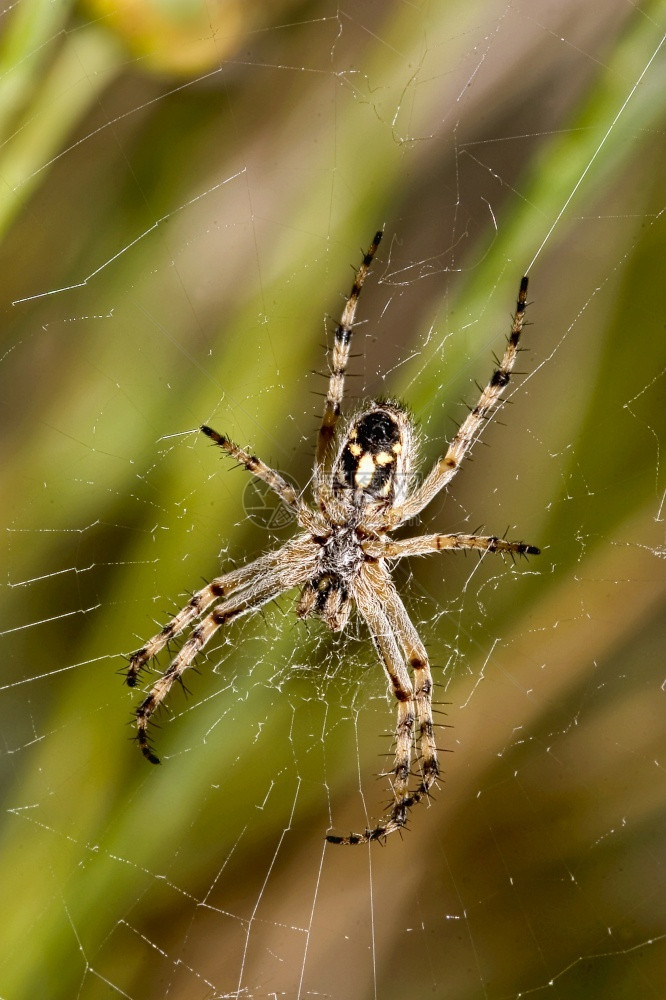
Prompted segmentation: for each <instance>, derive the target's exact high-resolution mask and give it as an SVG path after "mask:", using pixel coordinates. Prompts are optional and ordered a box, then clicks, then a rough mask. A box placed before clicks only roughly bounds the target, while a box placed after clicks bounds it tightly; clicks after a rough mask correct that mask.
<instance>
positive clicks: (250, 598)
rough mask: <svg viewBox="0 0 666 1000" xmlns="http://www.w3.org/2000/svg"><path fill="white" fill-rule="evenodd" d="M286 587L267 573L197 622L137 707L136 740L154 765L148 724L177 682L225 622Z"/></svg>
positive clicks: (157, 762)
mask: <svg viewBox="0 0 666 1000" xmlns="http://www.w3.org/2000/svg"><path fill="white" fill-rule="evenodd" d="M284 590H285V587H284V586H283V585H282V582H281V581H280V579H279V577H278V576H277V575H276V574H270V573H269V574H268V575H267V576H266V577H265V578H264V580H263V582H262V583H261V585H260V586H259V587H257V589H255V590H254V591H253V592H252V593H250V594H245V595H240V596H238V597H231V598H229V599H228V600H226V601H223V602H222V603H221V604H218V605H217V607H215V608H213V610H212V611H211V612H210V614H208V615H206V617H205V618H204V619H203V620H202V621H201V622H200V623H199V625H197V627H196V628H195V629H194V630H193V631H192V633H191V635H190V637H189V639H188V640H187V641H186V642H185V643H184V644H183V646H182V648H181V649H180V651H179V652H178V654H177V655H176V656H175V657H174V658H173V660H172V661H171V663H170V664H169V666H168V667H167V669H166V670H165V672H164V673H163V674H162V676H161V677H158V678H157V680H156V681H155V683H154V684H153V686H152V687H151V689H150V691H149V693H148V695H147V697H146V698H144V700H143V701H142V702H141V704H140V705H139V707H138V708H137V710H136V727H137V735H136V738H137V742H138V744H139V749H140V750H141V753H142V754H143V756H144V757H145V758H146V760H149V761H150V763H151V764H159V763H160V759H159V757H157V756H156V754H155V753H154V751H153V749H152V747H151V745H150V739H149V737H148V724H149V722H150V720H151V717H152V716H153V714H154V713H155V711H156V710H157V709H158V708H159V707H160V705H161V704H162V702H163V701H164V699H165V698H166V697H167V695H168V694H169V691H170V690H171V688H172V687H173V685H174V683H175V682H176V681H180V679H181V678H182V676H183V674H184V673H185V671H186V670H187V668H188V667H190V666H191V665H192V662H193V660H194V659H195V657H196V656H198V654H199V653H200V652H201V650H202V649H203V648H204V646H205V645H206V644H207V643H208V642H209V641H210V639H211V638H212V637H213V635H214V634H215V633H216V632H217V630H218V629H219V628H220V627H221V626H222V625H227V624H228V623H229V622H230V621H232V620H233V619H234V618H238V617H240V616H241V615H245V614H248V613H249V612H251V611H256V609H257V608H259V607H261V606H262V605H264V604H268V602H269V601H272V600H273V599H274V598H275V597H277V596H278V595H279V594H281V593H282V592H283V591H284Z"/></svg>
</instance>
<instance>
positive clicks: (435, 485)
mask: <svg viewBox="0 0 666 1000" xmlns="http://www.w3.org/2000/svg"><path fill="white" fill-rule="evenodd" d="M526 308H527V276H525V277H524V278H523V279H522V281H521V282H520V289H519V291H518V301H517V302H516V311H515V313H514V314H513V321H512V324H511V330H510V332H509V337H508V339H507V345H506V350H505V351H504V356H503V357H502V360H501V361H500V363H499V367H498V368H496V370H495V371H494V372H493V374H492V376H491V378H490V381H489V382H488V384H487V386H486V387H485V389H483V390H482V392H481V396H480V397H479V401H478V403H477V404H476V406H475V407H474V409H473V410H471V412H470V413H469V414H468V416H467V417H466V418H465V420H463V422H462V424H461V425H460V428H459V429H458V433H457V434H456V435H455V437H454V438H453V439H452V440H451V443H450V444H449V447H448V449H447V451H446V454H445V455H444V457H443V458H440V459H439V461H438V462H437V463H436V464H435V466H434V468H433V469H432V471H431V472H430V473H429V474H428V475H427V476H426V478H425V479H424V481H423V483H422V484H421V486H420V487H419V488H418V489H417V490H416V491H415V492H414V493H413V494H412V496H411V497H409V498H408V499H407V500H406V501H405V503H404V504H402V506H401V507H398V508H396V509H395V510H394V511H393V513H392V518H391V519H392V523H393V525H394V527H395V526H397V525H398V524H402V522H403V521H407V520H409V519H410V518H412V517H416V515H417V514H420V513H421V511H422V510H423V508H424V507H426V506H427V505H428V504H429V503H430V501H431V500H432V499H433V497H435V496H436V495H437V494H438V493H439V491H440V490H442V489H443V488H444V487H445V486H446V485H447V484H448V483H450V482H451V480H452V479H453V477H454V476H455V474H456V472H457V471H458V469H459V468H460V463H461V462H462V460H463V459H464V457H465V455H466V454H467V453H468V451H469V450H470V448H471V446H472V444H473V443H474V441H475V440H476V439H477V438H478V437H479V435H480V433H481V431H482V430H483V427H484V424H485V422H486V419H487V417H488V416H489V415H490V414H491V413H492V411H493V410H494V409H495V407H496V406H497V404H498V403H499V401H500V398H501V396H502V393H503V392H504V390H505V389H506V387H507V385H508V384H509V379H510V377H511V371H512V369H513V366H514V364H515V361H516V356H517V354H518V344H519V342H520V335H521V333H522V329H523V324H524V322H525V310H526Z"/></svg>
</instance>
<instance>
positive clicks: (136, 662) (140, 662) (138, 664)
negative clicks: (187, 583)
mask: <svg viewBox="0 0 666 1000" xmlns="http://www.w3.org/2000/svg"><path fill="white" fill-rule="evenodd" d="M278 555H279V550H278V552H272V553H269V554H268V555H266V556H261V557H260V558H259V559H255V560H254V562H250V563H248V564H247V565H246V566H240V567H239V568H238V569H233V570H231V572H230V573H225V575H224V576H218V577H216V578H215V579H214V580H211V582H210V583H208V584H206V586H205V587H202V588H201V590H198V591H197V592H196V594H193V595H192V597H191V598H190V600H189V601H188V602H187V604H186V605H185V607H184V608H183V609H182V610H181V611H179V612H178V614H177V615H175V616H174V617H173V618H172V619H171V621H170V622H168V624H166V625H165V626H164V628H163V629H162V630H161V631H160V632H158V633H157V635H155V636H153V638H152V639H150V640H149V642H147V643H146V644H145V645H144V646H142V647H141V649H137V651H136V652H135V653H132V655H131V657H130V662H129V667H128V668H127V674H126V680H127V684H128V686H129V687H136V684H137V681H138V678H139V674H140V673H141V670H142V669H143V668H144V667H145V666H146V664H147V663H148V662H149V661H150V660H152V659H153V657H155V656H157V654H158V653H160V652H161V651H162V650H163V649H164V647H165V646H166V645H167V643H168V642H170V641H171V639H174V638H175V637H176V636H178V635H180V633H181V632H182V631H183V629H185V628H187V626H188V625H189V624H190V622H192V621H194V620H195V619H196V618H199V617H200V615H202V614H203V612H204V611H205V610H206V608H207V607H209V606H210V605H211V604H212V603H213V601H215V600H218V599H220V598H223V597H229V596H230V595H231V594H233V593H234V592H235V591H237V590H239V589H240V588H242V587H246V586H248V584H250V583H251V582H252V579H253V578H254V577H255V576H257V575H258V574H261V573H263V572H266V571H268V570H270V569H271V568H273V567H274V566H275V563H276V560H277V558H278Z"/></svg>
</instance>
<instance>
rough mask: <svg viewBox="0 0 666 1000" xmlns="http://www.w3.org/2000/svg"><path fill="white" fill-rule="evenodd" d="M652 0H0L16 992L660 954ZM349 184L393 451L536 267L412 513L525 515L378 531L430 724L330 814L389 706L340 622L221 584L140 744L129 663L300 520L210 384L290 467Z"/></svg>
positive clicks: (461, 979)
mask: <svg viewBox="0 0 666 1000" xmlns="http://www.w3.org/2000/svg"><path fill="white" fill-rule="evenodd" d="M665 15H666V5H664V4H663V3H655V2H652V3H642V4H640V5H632V6H630V5H627V4H625V3H624V2H620V0H609V2H608V3H607V4H606V5H605V10H604V17H603V21H602V20H601V19H600V16H599V12H598V10H595V9H593V8H592V6H591V5H580V4H577V3H573V2H564V3H562V4H559V5H557V7H554V6H553V5H551V4H548V3H547V2H546V0H536V2H533V3H529V4H528V3H526V2H523V3H521V2H519V3H511V4H508V3H501V2H492V0H491V2H488V0H483V2H481V0H476V2H475V0H472V2H467V3H465V4H462V3H458V2H455V0H454V2H450V3H447V4H432V3H416V4H409V5H405V4H400V3H397V2H388V0H382V2H379V0H372V2H370V0H362V2H360V3H355V4H353V5H349V6H348V7H343V6H340V5H339V4H332V3H329V2H324V0H321V2H318V3H309V4H295V3H288V2H286V0H285V2H282V3H281V4H272V5H270V6H268V5H260V4H257V3H251V2H245V3H240V0H237V2H227V3H222V2H219V3H216V4H212V5H211V4H208V5H206V6H203V5H200V4H197V3H191V4H185V3H182V4H178V3H173V4H169V5H166V4H165V5H163V6H161V7H160V6H158V5H149V4H147V3H145V2H141V0H139V2H136V3H131V4H130V3H127V4H120V3H117V2H104V0H90V2H89V3H87V4H82V5H80V6H75V5H73V4H71V3H69V2H63V0H59V2H57V3H53V2H49V3H46V2H41V0H20V2H19V3H18V4H15V5H13V6H11V7H9V8H7V10H6V11H5V13H4V14H3V16H2V21H1V22H0V27H1V29H2V35H1V37H0V128H1V130H2V139H1V143H0V179H1V181H2V184H1V185H0V233H1V237H2V239H1V242H0V273H2V275H3V281H2V303H1V305H2V317H3V327H4V336H3V349H2V352H1V353H0V356H1V357H2V365H1V366H0V379H2V392H1V394H0V399H1V402H2V409H1V410H0V413H1V415H2V421H3V426H2V434H1V435H0V442H1V447H2V450H3V455H2V468H3V472H4V475H3V490H2V498H1V501H0V502H1V503H2V513H3V524H4V526H5V531H4V533H3V538H4V551H3V560H2V561H3V566H4V569H5V572H4V574H3V589H4V593H3V602H2V604H3V625H2V629H1V630H0V631H1V634H2V639H3V646H2V649H3V655H2V662H3V675H2V684H1V694H2V698H1V700H0V711H1V713H2V716H1V718H2V726H1V731H2V736H3V745H4V753H3V755H2V794H3V811H2V814H1V816H2V824H3V827H2V833H1V835H0V837H1V839H0V895H1V898H2V899H3V901H4V903H3V910H4V917H3V920H2V922H1V926H2V931H1V934H2V944H1V946H0V995H1V996H2V997H3V1000H18V998H23V997H34V996H48V997H49V998H61V997H62V998H72V997H77V998H83V1000H89V998H101V997H107V996H108V997H112V996H130V997H137V998H138V997H141V998H154V997H155V998H156V997H166V996H169V997H179V998H188V1000H189V998H209V997H216V996H248V997H272V996H276V995H278V996H286V997H306V996H328V997H335V998H350V997H353V998H357V997H358V998H361V997H363V998H365V997H382V998H385V1000H391V998H402V997H405V996H409V997H410V998H421V997H426V996H427V997H430V996H433V995H434V996H444V995H445V996H447V997H450V998H456V1000H458V998H477V997H479V998H481V997H483V998H500V997H513V996H518V995H525V994H528V995H530V996H535V997H541V996H546V995H548V996H558V997H566V998H577V997H585V998H588V997H604V998H606V997H609V998H610V997H612V998H614V1000H620V998H630V997H631V998H635V997H637V996H640V997H662V996H663V995H664V993H665V991H666V912H665V910H666V907H665V904H664V899H665V898H666V894H665V890H666V886H665V885H664V882H665V878H664V875H665V867H664V863H665V859H664V847H663V830H664V819H665V815H664V812H665V810H664V806H665V802H666V790H665V787H664V770H663V762H664V749H665V747H664V743H665V741H664V714H663V699H664V687H663V685H664V668H663V664H664V656H663V650H664V645H665V640H666V635H665V634H664V633H665V621H664V589H665V583H666V580H665V575H664V556H665V553H666V547H665V544H664V530H663V525H664V491H665V486H666V476H665V474H664V460H663V456H664V442H665V441H666V435H665V431H666V418H665V414H666V406H665V403H666V398H665V397H666V392H665V386H666V338H665V337H664V314H665V309H664V281H663V270H664V248H665V247H666V233H665V229H664V215H663V212H664V204H665V200H666V199H665V194H666V186H665V184H664V170H663V162H664V157H665V155H666V138H665V132H664V128H665V123H666V101H665V99H664V94H665V93H666V87H665V83H666V73H665V59H666V48H662V47H661V43H662V40H663V34H664V31H665V30H666V28H665V23H666V17H665ZM637 82H638V86H635V85H636V83H637ZM588 168H589V169H588ZM572 192H575V193H574V195H573V197H572V198H571V201H570V202H569V203H567V201H568V199H569V196H570V195H571V193H572ZM563 208H564V211H562V209H563ZM560 213H561V215H560ZM555 223H556V225H555V227H554V228H553V225H554V224H555ZM380 226H385V228H386V236H385V240H384V243H383V244H382V247H381V251H380V253H379V255H378V259H377V261H376V264H375V266H374V268H373V276H372V278H371V279H370V281H369V283H368V285H367V286H366V288H365V289H364V292H363V298H362V301H361V307H360V313H359V319H360V320H361V321H362V323H361V325H359V327H358V329H357V332H356V340H355V350H356V352H357V356H356V357H355V358H354V359H353V363H352V364H353V369H352V373H353V375H354V376H355V377H353V378H351V379H350V380H349V385H348V389H349V395H350V406H353V405H354V402H355V401H358V400H359V399H361V398H363V396H364V395H370V396H372V395H376V394H379V393H387V394H392V395H400V396H402V397H404V398H405V399H406V400H407V401H408V402H409V404H410V405H411V407H412V408H413V410H414V413H415V414H416V416H417V418H418V420H419V422H420V426H421V430H422V437H423V443H422V451H423V455H424V462H428V461H433V460H434V459H435V458H436V457H437V455H438V454H439V453H440V449H441V447H442V445H441V442H442V439H443V438H445V437H446V436H448V435H450V434H451V429H452V427H453V424H452V423H451V419H450V418H453V419H455V420H459V419H461V417H462V415H463V414H464V412H465V410H464V406H463V405H462V404H461V400H462V401H467V402H472V401H473V400H474V395H475V393H476V392H477V390H476V388H475V386H474V381H475V380H476V381H477V382H482V381H483V380H484V379H485V378H487V376H488V375H489V373H490V371H491V367H492V354H493V352H495V353H500V352H501V351H502V349H503V339H502V338H503V336H504V335H505V333H506V330H507V328H508V321H509V315H510V312H511V309H512V306H513V301H514V298H515V293H516V289H517V284H518V280H519V278H520V275H521V274H522V273H523V271H524V270H525V269H527V268H528V266H529V268H530V275H531V287H530V298H531V300H532V304H531V306H530V311H529V318H530V321H531V325H530V326H529V327H528V329H527V332H526V338H525V347H526V351H525V353H524V354H523V355H521V358H520V363H519V365H518V367H519V368H520V370H521V372H522V373H523V374H524V376H525V377H524V378H519V379H516V381H515V383H513V385H512V391H511V394H510V400H511V402H510V404H509V405H508V406H506V407H505V408H504V409H503V410H502V412H501V414H500V415H499V418H498V420H497V422H496V423H495V424H494V426H492V427H490V428H488V430H487V432H486V434H485V436H484V443H485V444H487V445H489V447H485V446H484V445H479V446H477V448H476V449H475V451H474V456H473V459H474V460H473V461H472V462H470V463H468V465H467V467H466V468H465V470H464V472H462V473H461V474H460V475H459V476H458V477H457V479H456V481H455V483H454V485H453V487H452V489H451V491H450V495H449V496H448V497H441V498H439V499H438V500H437V501H436V502H435V503H434V504H433V505H432V508H431V509H430V510H429V511H428V512H427V517H426V518H425V522H424V523H425V524H426V526H427V527H426V530H445V531H448V530H451V531H453V530H463V531H464V530H468V531H469V530H474V529H475V528H477V527H478V525H481V524H482V525H483V526H484V528H485V529H486V530H488V531H494V532H498V533H502V532H503V531H504V530H505V529H506V528H508V533H509V535H510V536H511V537H522V538H524V539H526V540H527V541H529V542H531V543H533V544H538V545H540V546H541V547H542V548H543V553H542V555H541V556H540V557H539V558H538V559H536V558H535V559H532V560H530V561H529V562H526V561H522V562H519V563H516V564H515V565H513V564H512V563H511V562H508V561H507V562H502V561H501V560H499V559H495V560H488V559H486V560H484V561H482V562H481V563H478V562H477V561H476V560H471V559H465V558H462V557H461V558H456V557H453V556H451V557H449V558H448V559H447V558H445V557H444V556H441V557H433V558H432V559H428V560H420V561H415V562H414V564H413V565H412V566H411V567H406V566H405V567H402V566H401V567H400V570H399V572H398V573H397V574H396V575H397V579H398V582H399V586H400V587H401V589H402V591H403V593H405V594H406V595H407V600H408V604H409V607H410V611H411V613H412V615H413V617H414V620H415V621H416V622H417V624H418V625H419V628H420V630H421V632H422V634H423V637H424V639H425V640H426V642H427V644H428V648H429V650H430V652H431V656H432V659H433V663H434V664H435V665H436V680H437V682H438V685H439V686H438V699H439V701H440V702H441V703H442V704H441V706H440V707H441V709H442V711H445V712H446V716H445V717H444V721H445V722H446V723H447V724H448V725H450V726H451V727H452V728H450V729H445V730H443V731H442V734H441V738H440V743H441V745H442V746H443V747H444V748H446V750H451V751H454V752H452V753H447V754H445V755H444V756H445V780H444V781H443V783H442V788H441V791H440V792H439V794H438V795H437V797H436V799H435V801H434V803H433V805H432V807H431V808H423V809H422V810H421V812H420V813H419V812H418V811H417V812H416V813H415V814H414V816H413V820H412V824H411V826H412V828H411V830H410V831H409V832H408V833H406V834H405V836H404V837H403V838H402V839H400V838H399V837H397V836H396V837H393V838H391V840H390V841H389V842H388V843H387V844H386V846H385V848H384V849H381V848H379V847H377V846H376V845H375V847H374V848H373V849H372V850H370V851H369V850H366V849H364V848H363V849H358V850H342V849H333V848H330V847H327V848H325V847H324V841H323V837H324V835H325V833H326V831H327V830H328V829H329V828H332V829H334V830H336V831H342V832H345V831H347V830H348V829H350V828H355V829H358V828H359V827H361V826H362V825H364V824H365V822H368V821H370V820H372V819H376V818H377V817H378V815H379V814H380V812H381V808H382V806H383V805H384V803H385V801H386V799H387V795H388V788H387V784H386V779H382V778H379V779H378V778H377V777H376V775H377V773H378V772H379V771H381V769H382V767H384V766H385V761H386V758H385V757H384V756H382V755H383V754H386V753H387V752H388V751H389V749H390V739H391V737H390V733H391V731H392V729H393V725H394V706H393V705H392V704H391V703H390V701H387V699H386V695H385V683H384V680H383V676H382V673H381V670H380V668H379V666H378V665H377V664H376V661H375V658H374V654H373V652H372V649H371V646H370V643H369V642H368V641H367V638H366V637H365V636H364V634H363V632H362V630H361V629H360V628H358V629H357V628H352V629H351V630H350V634H349V636H347V637H346V638H344V639H339V638H335V637H331V636H330V635H326V634H324V633H323V631H322V630H321V629H319V628H317V627H316V626H313V627H311V628H305V626H304V625H303V624H295V621H294V618H293V615H291V598H285V599H283V600H281V601H280V602H279V606H277V607H271V608H270V609H268V610H266V612H265V613H264V614H262V615H260V616H257V617H256V618H255V619H253V620H250V621H247V622H244V623H241V624H239V625H238V626H237V627H236V628H234V629H233V630H231V629H230V630H229V632H228V633H227V634H226V635H225V636H221V637H220V639H219V641H218V642H217V643H216V644H214V645H212V646H211V648H210V650H209V651H208V653H207V655H206V656H205V657H203V658H202V660H201V661H200V663H199V668H200V674H199V675H197V674H195V673H194V672H193V673H192V675H191V677H190V678H189V679H188V681H187V687H188V689H189V690H190V692H191V696H190V697H189V698H188V699H185V698H184V697H183V695H182V693H181V692H179V691H177V692H175V693H174V697H173V698H172V702H171V705H170V708H171V712H170V714H169V715H166V714H165V715H164V716H163V717H162V718H161V719H160V729H159V730H158V731H157V732H156V743H157V748H158V751H159V752H160V754H161V756H162V757H163V760H164V764H163V766H162V767H161V768H159V769H151V768H150V767H149V766H148V765H147V764H146V763H145V762H144V761H142V760H141V758H140V757H139V755H138V754H137V752H136V749H135V748H134V747H133V745H132V743H131V740H130V737H131V734H132V731H131V729H130V728H129V724H128V723H129V720H130V719H131V711H132V707H133V706H134V705H135V704H136V701H137V695H136V693H134V694H131V693H130V692H128V690H127V689H126V688H125V687H124V686H123V683H122V677H121V672H122V667H123V659H122V657H123V655H127V654H129V653H130V652H131V651H132V650H133V649H134V648H136V647H137V646H139V645H141V644H142V642H143V641H144V640H145V639H146V638H148V637H149V636H150V635H152V634H153V633H154V632H155V631H156V630H157V628H158V627H159V625H160V624H162V623H163V622H164V621H165V620H166V618H168V616H169V615H170V614H171V613H172V612H173V611H174V610H175V609H177V608H178V607H180V606H181V605H182V604H183V603H184V602H185V600H186V596H185V595H186V594H187V593H188V592H191V591H192V590H194V589H196V588H197V587H198V586H199V585H200V581H201V579H202V578H207V579H210V578H211V577H212V576H214V575H215V574H216V573H218V572H219V569H220V567H221V566H225V567H229V566H230V565H233V564H234V563H235V562H241V561H244V560H246V559H249V558H253V557H254V556H256V555H258V554H259V553H260V552H261V551H262V550H263V549H264V548H265V547H267V546H268V545H274V544H279V543H280V542H281V541H283V540H284V539H285V538H286V537H288V532H289V529H288V528H285V529H280V530H279V531H276V532H274V533H271V532H267V531H266V530H265V529H263V528H261V527H259V526H257V525H256V524H255V523H253V522H252V520H251V519H248V518H247V517H246V513H245V508H244V497H245V504H246V505H247V494H244V490H245V488H246V485H247V477H245V476H244V474H243V473H242V471H239V470H234V469H233V468H231V467H230V463H229V462H226V461H224V460H222V461H220V458H219V456H218V454H217V453H216V452H215V451H214V450H212V449H211V448H210V447H208V446H207V443H206V442H205V441H202V440H200V436H199V435H198V434H197V433H196V428H197V427H198V426H199V425H200V424H201V423H203V422H206V423H210V424H212V425H213V426H214V427H216V428H218V429H219V430H220V431H222V432H224V433H227V434H229V435H230V436H232V437H233V438H234V440H237V441H238V442H239V443H240V444H241V445H246V446H249V447H252V449H253V450H256V452H257V453H258V454H259V455H261V456H262V457H263V458H264V459H265V460H266V461H269V462H270V463H272V464H274V465H275V466H276V467H277V468H279V469H281V470H283V471H284V472H286V473H288V474H289V475H290V476H292V477H293V478H294V479H295V480H296V481H297V482H299V483H301V484H303V485H304V484H305V483H306V482H307V479H308V475H309V470H310V469H311V465H312V458H313V441H314V433H315V430H316V425H317V415H318V413H319V412H320V408H321V398H320V396H319V395H318V394H320V393H321V392H322V391H323V390H324V388H325V382H324V380H323V379H322V377H321V375H319V374H317V372H321V371H323V370H324V369H325V361H324V344H325V342H326V337H327V329H328V331H329V335H330V328H331V325H332V322H333V321H334V319H335V317H336V316H337V315H338V314H339V312H340V309H341V307H342V304H343V302H344V295H345V294H346V293H347V292H348V289H349V285H350V282H351V278H352V273H353V268H354V267H355V266H356V265H357V264H358V261H359V259H360V253H361V248H362V247H365V246H367V244H368V242H369V240H370V238H371V237H372V235H373V233H374V231H375V230H376V229H377V228H378V227H380ZM532 262H533V263H532ZM413 530H414V531H416V530H417V528H416V527H415V528H414V529H413Z"/></svg>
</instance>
